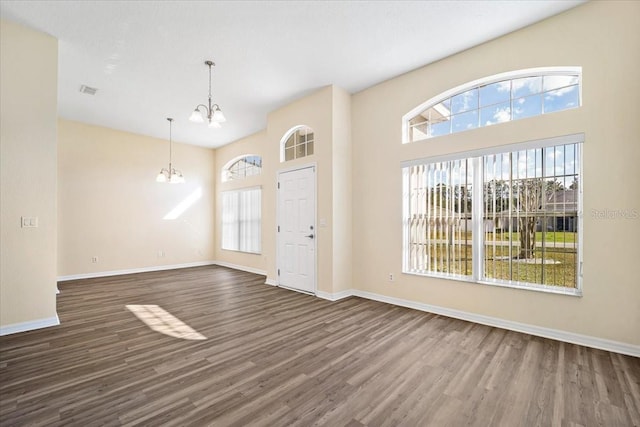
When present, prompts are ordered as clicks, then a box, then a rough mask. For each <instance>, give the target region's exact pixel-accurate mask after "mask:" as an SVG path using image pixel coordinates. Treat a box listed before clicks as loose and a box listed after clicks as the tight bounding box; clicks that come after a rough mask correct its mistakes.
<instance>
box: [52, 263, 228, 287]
mask: <svg viewBox="0 0 640 427" xmlns="http://www.w3.org/2000/svg"><path fill="white" fill-rule="evenodd" d="M203 265H218V263H217V262H216V261H198V262H189V263H186V264H172V265H158V266H154V267H141V268H130V269H126V270H112V271H98V272H95V273H82V274H72V275H69V276H58V282H65V281H67V280H78V279H93V278H96V277H108V276H121V275H123V274H134V273H148V272H150V271H162V270H175V269H177V268H190V267H201V266H203Z"/></svg>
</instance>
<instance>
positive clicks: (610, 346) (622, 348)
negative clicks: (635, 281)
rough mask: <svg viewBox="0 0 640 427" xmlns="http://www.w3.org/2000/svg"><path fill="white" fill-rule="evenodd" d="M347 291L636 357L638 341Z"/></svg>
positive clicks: (386, 301) (638, 353)
mask: <svg viewBox="0 0 640 427" xmlns="http://www.w3.org/2000/svg"><path fill="white" fill-rule="evenodd" d="M345 292H346V291H345ZM342 293H344V292H341V294H342ZM351 295H354V296H357V297H361V298H366V299H370V300H374V301H380V302H385V303H388V304H393V305H398V306H401V307H407V308H413V309H415V310H420V311H426V312H429V313H434V314H440V315H443V316H447V317H453V318H455V319H461V320H466V321H469V322H474V323H479V324H482V325H487V326H494V327H496V328H501V329H508V330H510V331H516V332H522V333H525V334H530V335H535V336H539V337H543V338H550V339H553V340H557V341H564V342H567V343H571V344H577V345H583V346H585V347H592V348H597V349H600V350H606V351H611V352H614V353H620V354H626V355H629V356H635V357H640V346H638V345H633V344H627V343H623V342H619V341H612V340H607V339H604V338H597V337H592V336H588V335H581V334H576V333H573V332H566V331H560V330H557V329H551V328H544V327H541V326H535V325H529V324H525V323H519V322H513V321H511V320H504V319H499V318H497V317H489V316H483V315H481V314H475V313H469V312H466V311H461V310H454V309H451V308H446V307H440V306H436V305H430V304H424V303H420V302H415V301H409V300H404V299H400V298H394V297H388V296H385V295H380V294H375V293H372V292H366V291H360V290H357V289H352V290H351Z"/></svg>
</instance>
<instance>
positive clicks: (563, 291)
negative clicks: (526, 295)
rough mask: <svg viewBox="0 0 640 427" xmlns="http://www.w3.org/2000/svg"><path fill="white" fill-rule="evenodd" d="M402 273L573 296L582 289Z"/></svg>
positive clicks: (580, 295)
mask: <svg viewBox="0 0 640 427" xmlns="http://www.w3.org/2000/svg"><path fill="white" fill-rule="evenodd" d="M402 273H403V274H410V275H413V276H422V277H431V278H434V279H446V280H455V281H456V282H464V283H471V284H478V285H489V286H497V287H501V288H510V289H522V290H525V291H535V292H543V293H550V294H558V295H568V296H573V297H582V290H581V289H577V288H567V287H562V286H549V285H536V284H524V283H522V282H506V281H505V282H502V281H497V280H490V279H484V280H475V279H473V278H472V277H470V276H445V275H439V274H428V273H418V272H412V271H403V272H402Z"/></svg>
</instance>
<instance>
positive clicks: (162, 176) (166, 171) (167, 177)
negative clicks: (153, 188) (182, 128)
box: [156, 118, 184, 184]
mask: <svg viewBox="0 0 640 427" xmlns="http://www.w3.org/2000/svg"><path fill="white" fill-rule="evenodd" d="M167 120H168V121H169V168H162V169H161V170H160V173H159V174H158V176H157V177H156V181H157V182H168V183H171V184H181V183H183V182H184V177H183V176H182V172H180V171H179V170H176V169H174V168H173V166H172V165H171V155H172V148H173V147H172V145H173V141H172V140H171V123H172V122H173V119H172V118H167Z"/></svg>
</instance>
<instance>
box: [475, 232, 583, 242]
mask: <svg viewBox="0 0 640 427" xmlns="http://www.w3.org/2000/svg"><path fill="white" fill-rule="evenodd" d="M543 235H544V241H545V242H554V243H576V242H577V241H578V233H573V232H570V231H547V232H544V233H543V232H542V231H538V232H536V242H542V237H543ZM494 236H495V240H496V241H498V240H501V241H505V240H509V238H510V236H511V240H513V241H516V242H519V241H520V233H518V232H513V233H509V232H508V231H506V232H502V233H487V234H486V239H487V240H493V239H494Z"/></svg>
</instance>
